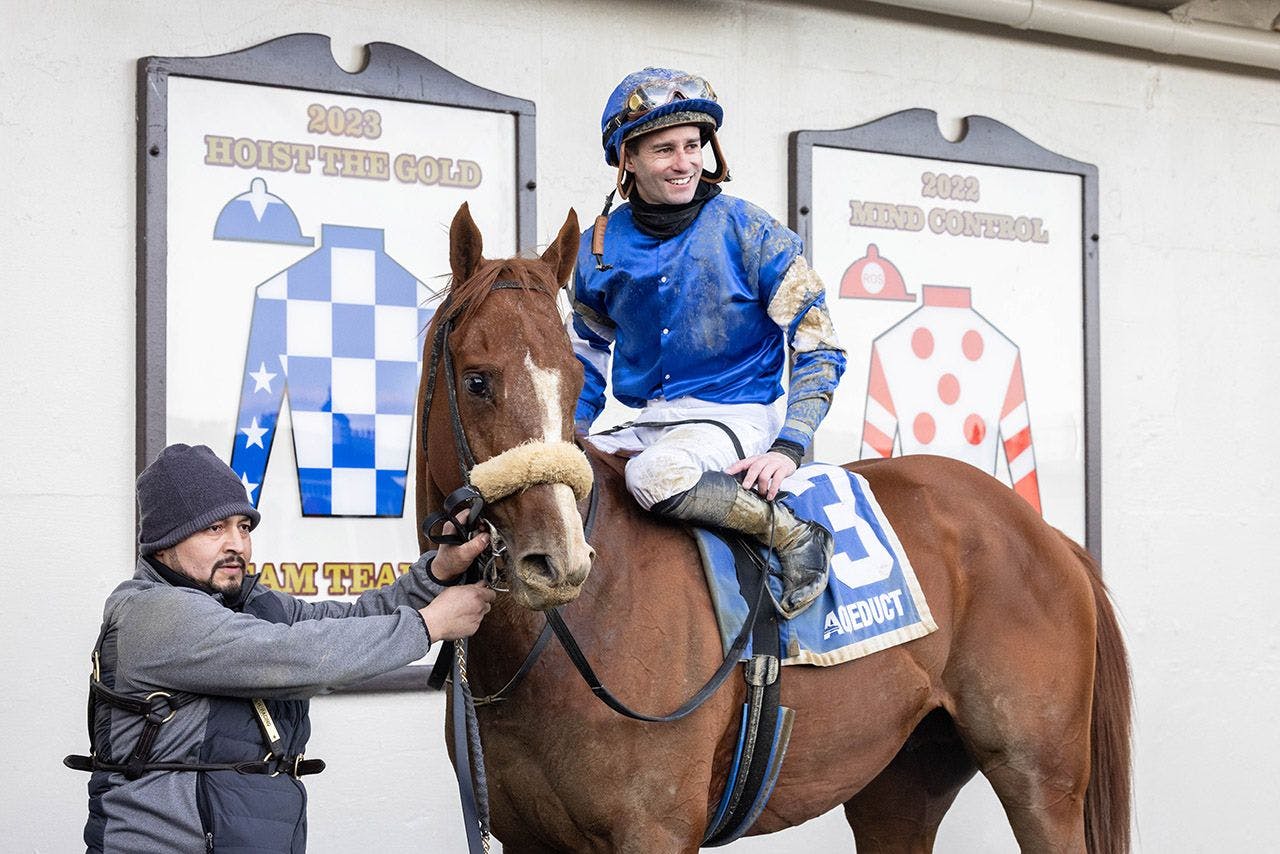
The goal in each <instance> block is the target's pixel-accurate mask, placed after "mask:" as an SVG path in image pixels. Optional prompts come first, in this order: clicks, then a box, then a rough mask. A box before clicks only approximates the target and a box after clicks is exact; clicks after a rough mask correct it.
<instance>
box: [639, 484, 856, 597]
mask: <svg viewBox="0 0 1280 854" xmlns="http://www.w3.org/2000/svg"><path fill="white" fill-rule="evenodd" d="M653 512H654V513H657V514H659V515H662V516H670V517H672V518H675V519H681V520H683V521H686V522H694V523H696V524H699V525H708V526H713V527H719V528H729V529H731V530H734V531H740V532H741V533H744V534H747V535H749V536H751V537H753V538H754V539H756V540H758V541H759V542H760V543H762V544H763V545H766V546H767V545H769V543H770V541H772V542H773V549H774V551H775V552H777V554H778V563H780V564H781V565H782V598H781V600H780V601H779V602H778V603H777V605H778V611H779V612H780V613H781V614H782V616H783V617H785V618H786V619H788V620H789V619H791V618H792V617H794V616H795V615H797V614H799V613H800V612H801V611H803V610H804V609H805V608H807V607H809V605H810V604H811V603H812V602H813V600H814V599H817V598H818V597H819V596H821V595H822V591H823V590H825V589H826V587H827V564H828V563H830V561H831V553H832V551H834V549H835V542H834V541H833V540H832V538H831V534H830V533H828V531H827V529H826V528H824V527H822V526H821V525H819V524H818V523H816V522H804V521H801V520H800V519H797V518H796V517H795V514H793V513H792V512H791V511H790V510H788V509H787V508H786V507H784V506H783V505H782V504H777V503H774V504H771V503H770V502H768V501H766V500H765V499H764V498H763V497H761V496H760V495H759V494H757V493H755V492H753V491H751V490H747V489H743V488H742V486H741V485H740V484H739V483H738V481H736V480H734V478H733V477H731V476H730V475H727V474H725V473H724V472H719V471H708V472H703V474H702V477H701V479H699V480H698V482H697V483H695V484H694V485H693V488H692V489H689V490H686V491H685V492H681V493H680V494H678V495H673V496H672V497H670V498H668V499H665V500H663V501H659V502H658V503H657V504H655V505H653Z"/></svg>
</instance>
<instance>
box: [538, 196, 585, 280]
mask: <svg viewBox="0 0 1280 854" xmlns="http://www.w3.org/2000/svg"><path fill="white" fill-rule="evenodd" d="M542 260H543V261H544V262H545V263H546V264H547V266H549V267H550V268H551V269H552V270H554V271H555V275H556V282H557V283H558V284H559V285H560V287H564V286H565V285H567V284H568V283H569V274H570V273H572V272H573V265H574V262H575V261H577V260H578V212H577V211H575V210H574V209H573V208H569V216H567V217H566V218H565V221H564V225H562V226H560V233H559V234H557V235H556V239H555V240H553V241H551V245H550V246H548V247H547V251H546V252H543V253H542Z"/></svg>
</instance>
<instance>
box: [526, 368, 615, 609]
mask: <svg viewBox="0 0 1280 854" xmlns="http://www.w3.org/2000/svg"><path fill="white" fill-rule="evenodd" d="M523 370H524V373H525V375H526V376H527V378H528V383H529V384H528V386H524V385H523V383H521V384H520V385H519V386H517V387H518V388H520V387H522V391H523V389H528V391H527V392H523V393H518V394H517V398H516V399H514V400H510V401H508V405H514V406H516V407H519V410H522V411H523V412H524V413H526V415H525V417H524V418H522V419H521V421H522V422H523V423H524V424H525V425H527V426H526V427H525V429H529V428H532V429H530V430H529V435H528V438H527V440H526V441H527V442H529V443H533V444H535V445H538V444H545V445H547V446H551V447H555V446H561V447H569V446H567V445H566V439H565V435H564V433H565V414H564V406H565V401H564V399H563V395H564V393H565V383H564V379H563V371H562V370H560V369H558V368H543V367H539V366H538V364H537V363H536V362H534V360H533V354H532V353H531V352H529V351H526V352H525V355H524V360H523ZM520 398H523V399H520ZM509 453H511V452H509ZM538 489H540V490H547V491H548V492H549V495H548V494H546V493H544V496H543V498H541V499H539V500H541V501H545V500H546V499H547V498H549V499H550V501H549V502H547V503H544V504H543V505H542V507H543V510H542V515H541V517H540V518H539V524H538V525H537V526H530V525H528V524H525V525H520V524H518V523H517V524H516V525H515V526H514V529H512V530H509V531H508V532H505V533H504V536H506V537H508V539H509V545H510V547H511V559H512V563H513V566H512V569H513V572H512V576H513V577H512V579H511V581H512V587H511V592H512V596H513V597H514V598H515V599H516V601H517V602H519V603H520V604H522V605H524V606H525V607H528V608H534V609H543V608H552V607H557V606H559V605H563V604H565V603H567V602H570V601H572V600H573V599H575V598H577V595H578V591H579V590H580V588H581V586H582V584H583V582H584V581H585V580H586V577H587V574H588V573H589V572H590V570H591V563H592V561H593V560H594V558H595V553H594V551H593V550H592V548H591V547H590V546H589V545H588V544H587V541H586V538H585V537H584V536H583V531H582V516H581V515H580V514H579V513H578V505H577V499H576V498H575V497H574V491H573V488H571V487H570V486H568V485H567V484H565V483H545V482H544V483H542V485H541V486H539V487H538ZM530 497H532V496H531V494H530ZM548 504H549V505H550V506H548Z"/></svg>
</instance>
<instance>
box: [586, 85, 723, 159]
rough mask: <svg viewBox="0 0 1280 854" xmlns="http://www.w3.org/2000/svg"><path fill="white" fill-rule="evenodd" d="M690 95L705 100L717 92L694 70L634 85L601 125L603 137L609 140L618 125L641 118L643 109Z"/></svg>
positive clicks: (709, 99)
mask: <svg viewBox="0 0 1280 854" xmlns="http://www.w3.org/2000/svg"><path fill="white" fill-rule="evenodd" d="M693 99H702V100H706V101H715V100H716V92H715V90H714V89H712V88H711V84H710V83H708V82H707V81H706V80H703V79H702V78H701V77H698V76H697V75H695V74H688V75H685V76H684V77H676V78H674V79H671V80H651V81H649V82H647V83H643V84H641V85H640V86H637V87H636V88H635V89H633V90H632V91H631V94H630V95H628V96H627V100H626V101H625V102H624V103H623V107H622V109H621V110H620V111H619V112H618V113H617V114H616V115H614V117H613V118H611V119H609V122H608V124H606V125H605V127H604V134H603V137H604V139H605V141H606V143H607V142H608V139H609V137H610V136H612V135H613V133H614V132H615V131H617V129H618V128H620V127H622V126H623V125H625V124H627V123H629V122H633V121H635V120H636V119H638V118H641V117H642V116H644V115H645V113H649V112H652V111H653V110H655V109H657V108H658V107H661V106H663V105H665V104H670V103H671V102H672V101H685V100H693Z"/></svg>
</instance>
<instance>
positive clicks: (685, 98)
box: [600, 68, 724, 166]
mask: <svg viewBox="0 0 1280 854" xmlns="http://www.w3.org/2000/svg"><path fill="white" fill-rule="evenodd" d="M723 119H724V110H722V109H721V108H720V104H719V103H717V101H716V93H715V90H714V89H712V88H711V84H710V83H708V82H707V81H706V80H704V79H702V78H701V77H699V76H697V75H696V74H688V73H686V72H684V71H677V70H676V69H674V68H644V69H641V70H640V71H635V72H632V73H631V74H628V75H627V76H626V77H624V78H622V82H621V83H619V84H618V85H617V88H615V89H614V90H613V94H612V95H610V96H609V100H608V102H607V103H606V104H605V107H604V114H603V115H602V116H601V117H600V132H601V142H602V144H603V145H604V160H605V163H607V164H609V165H610V166H617V165H618V164H619V161H620V160H621V153H622V146H623V144H624V143H626V141H627V140H629V139H634V138H636V137H638V136H641V135H643V134H646V133H650V132H652V131H655V130H661V129H662V128H666V127H674V126H676V125H701V126H702V128H703V142H704V143H705V142H706V141H707V138H708V137H710V138H712V139H714V137H715V131H716V130H717V129H718V128H719V127H720V123H721V121H723Z"/></svg>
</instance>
